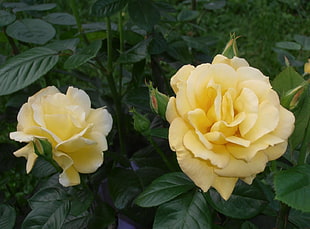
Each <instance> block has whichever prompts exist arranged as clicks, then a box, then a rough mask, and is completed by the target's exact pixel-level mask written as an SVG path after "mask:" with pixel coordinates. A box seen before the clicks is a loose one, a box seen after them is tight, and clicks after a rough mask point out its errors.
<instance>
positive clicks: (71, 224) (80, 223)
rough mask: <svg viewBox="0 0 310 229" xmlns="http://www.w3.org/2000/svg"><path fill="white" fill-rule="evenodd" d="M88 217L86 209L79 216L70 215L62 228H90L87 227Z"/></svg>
mask: <svg viewBox="0 0 310 229" xmlns="http://www.w3.org/2000/svg"><path fill="white" fill-rule="evenodd" d="M88 219H89V213H88V211H85V212H83V213H82V214H81V215H78V216H72V215H68V216H67V218H66V220H65V222H64V224H63V225H62V227H61V229H72V228H77V229H79V228H88V227H87V223H88Z"/></svg>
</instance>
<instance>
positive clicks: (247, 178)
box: [241, 175, 256, 185]
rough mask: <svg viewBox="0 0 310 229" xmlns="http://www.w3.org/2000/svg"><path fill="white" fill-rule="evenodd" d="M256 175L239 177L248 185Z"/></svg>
mask: <svg viewBox="0 0 310 229" xmlns="http://www.w3.org/2000/svg"><path fill="white" fill-rule="evenodd" d="M255 177H256V175H252V176H248V177H243V178H241V180H242V181H244V182H245V183H247V184H248V185H251V184H252V182H253V180H254V179H255Z"/></svg>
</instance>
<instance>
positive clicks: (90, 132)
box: [10, 86, 112, 187]
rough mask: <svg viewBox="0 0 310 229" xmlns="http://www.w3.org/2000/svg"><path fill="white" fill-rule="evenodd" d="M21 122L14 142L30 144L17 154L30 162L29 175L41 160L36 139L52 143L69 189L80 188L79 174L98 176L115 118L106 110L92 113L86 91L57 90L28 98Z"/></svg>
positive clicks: (73, 89) (53, 89)
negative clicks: (62, 91) (78, 186)
mask: <svg viewBox="0 0 310 229" xmlns="http://www.w3.org/2000/svg"><path fill="white" fill-rule="evenodd" d="M17 121H18V125H17V131H16V132H12V133H10V138H11V139H13V140H15V141H19V142H27V143H28V144H27V145H26V146H24V147H23V148H21V149H19V150H17V151H16V152H14V155H15V156H17V157H25V158H26V159H27V165H26V171H27V173H29V172H30V171H31V169H32V168H33V166H34V163H35V161H36V159H37V157H38V156H37V155H36V154H35V152H34V147H33V143H32V142H33V141H34V140H35V138H39V139H46V140H48V141H49V142H50V143H51V145H52V154H53V155H52V158H53V159H54V160H55V161H56V163H57V164H58V165H59V166H60V167H61V168H62V169H63V171H62V173H61V174H60V176H59V182H60V183H61V184H62V185H63V186H65V187H67V186H73V185H77V184H79V183H80V176H79V173H92V172H95V171H96V170H97V169H98V168H99V167H100V166H101V164H102V163H103V151H105V150H107V149H108V145H107V141H106V136H107V135H108V133H109V132H110V130H111V128H112V117H111V115H110V113H109V112H108V111H107V110H106V109H105V108H98V109H92V108H91V102H90V99H89V96H88V95H87V94H86V93H85V92H84V91H83V90H80V89H77V88H74V87H69V88H68V90H67V93H66V94H63V93H61V92H59V90H58V89H57V88H56V87H54V86H50V87H47V88H44V89H42V90H41V91H39V92H38V93H36V94H35V95H33V96H31V97H29V98H28V102H27V103H25V104H24V105H23V106H22V107H21V109H20V111H19V113H18V116H17Z"/></svg>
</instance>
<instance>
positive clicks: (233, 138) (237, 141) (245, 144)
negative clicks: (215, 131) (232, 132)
mask: <svg viewBox="0 0 310 229" xmlns="http://www.w3.org/2000/svg"><path fill="white" fill-rule="evenodd" d="M225 140H226V141H228V142H231V143H234V144H236V145H240V146H243V147H249V145H250V144H251V142H250V141H248V140H245V139H243V138H239V137H237V136H229V137H226V138H225Z"/></svg>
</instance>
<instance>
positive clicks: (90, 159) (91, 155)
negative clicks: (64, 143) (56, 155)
mask: <svg viewBox="0 0 310 229" xmlns="http://www.w3.org/2000/svg"><path fill="white" fill-rule="evenodd" d="M67 154H68V156H69V157H70V158H71V159H72V160H73V166H74V168H75V169H76V170H77V171H78V172H80V173H93V172H95V171H96V170H97V169H98V168H99V167H100V166H101V165H102V163H103V153H102V151H101V150H100V149H99V148H98V147H97V146H96V145H90V146H88V147H83V148H80V149H78V150H77V151H74V152H72V153H71V152H68V153H67Z"/></svg>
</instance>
